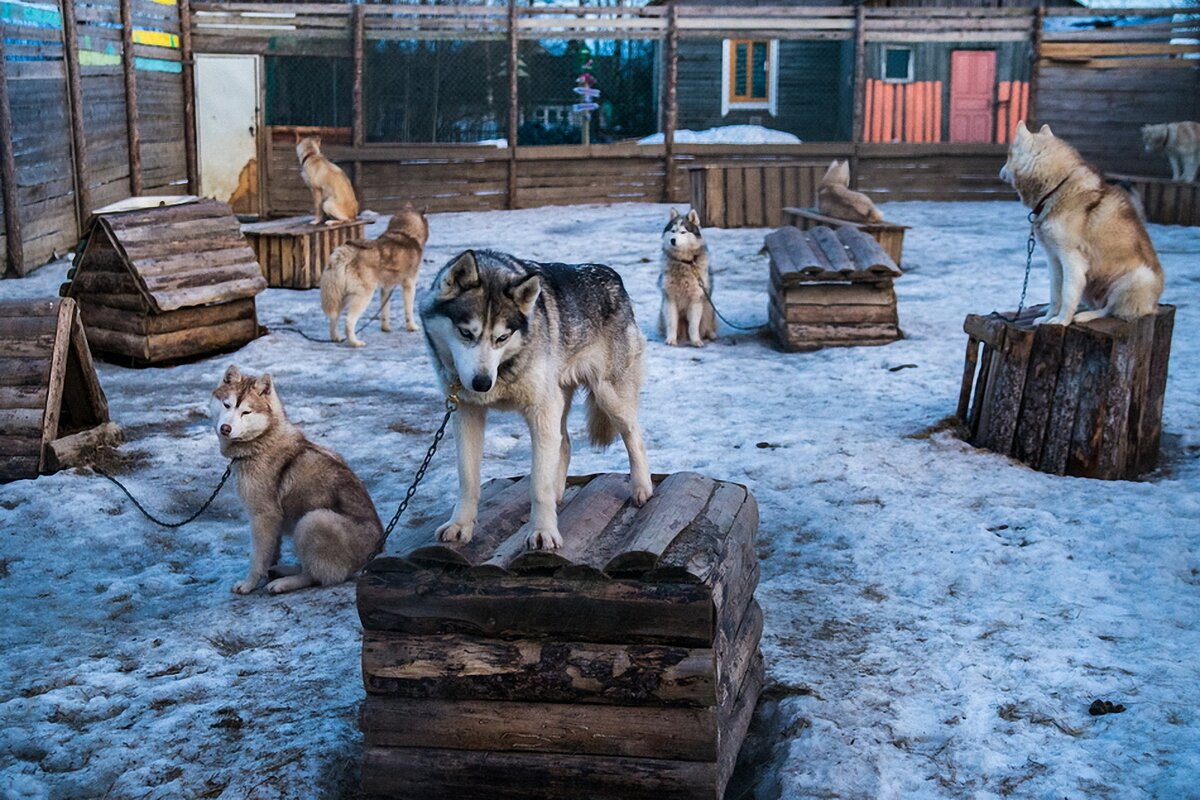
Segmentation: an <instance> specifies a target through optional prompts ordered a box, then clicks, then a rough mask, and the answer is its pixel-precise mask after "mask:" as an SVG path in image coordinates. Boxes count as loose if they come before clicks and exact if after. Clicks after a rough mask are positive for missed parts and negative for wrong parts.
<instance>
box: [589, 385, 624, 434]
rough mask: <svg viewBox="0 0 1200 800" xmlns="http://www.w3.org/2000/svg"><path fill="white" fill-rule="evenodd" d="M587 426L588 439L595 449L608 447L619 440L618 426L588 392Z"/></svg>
mask: <svg viewBox="0 0 1200 800" xmlns="http://www.w3.org/2000/svg"><path fill="white" fill-rule="evenodd" d="M587 426H588V439H589V440H590V441H591V443H592V446H593V447H608V446H609V445H610V444H612V442H613V439H615V438H617V426H616V425H614V424H613V419H612V417H610V416H609V415H608V412H606V411H605V410H604V409H602V408H600V405H599V404H598V403H597V402H596V398H595V397H593V396H592V393H591V392H588V396H587Z"/></svg>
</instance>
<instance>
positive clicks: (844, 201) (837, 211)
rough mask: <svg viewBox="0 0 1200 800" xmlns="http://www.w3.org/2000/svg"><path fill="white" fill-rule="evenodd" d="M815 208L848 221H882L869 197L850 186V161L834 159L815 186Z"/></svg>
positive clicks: (880, 214)
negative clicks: (818, 183)
mask: <svg viewBox="0 0 1200 800" xmlns="http://www.w3.org/2000/svg"><path fill="white" fill-rule="evenodd" d="M817 210H818V211H820V212H821V213H822V214H824V215H825V216H827V217H835V218H837V219H844V220H849V221H850V222H883V214H882V213H881V212H880V210H879V209H878V208H876V207H875V204H874V203H873V202H871V198H869V197H867V196H866V195H865V194H863V193H862V192H856V191H854V190H853V189H851V188H850V162H849V161H837V160H834V161H833V162H832V163H830V165H829V169H827V170H825V176H824V177H823V178H821V184H820V186H818V187H817Z"/></svg>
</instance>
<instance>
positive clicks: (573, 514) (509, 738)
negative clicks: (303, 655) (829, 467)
mask: <svg viewBox="0 0 1200 800" xmlns="http://www.w3.org/2000/svg"><path fill="white" fill-rule="evenodd" d="M659 477H660V478H661V476H659ZM656 482H657V487H656V490H655V495H654V497H653V498H651V500H650V501H649V503H647V504H646V505H645V506H644V507H643V508H641V509H637V508H634V507H633V506H632V504H631V503H630V502H629V477H628V476H627V475H616V474H604V475H596V476H588V477H585V478H572V479H571V480H570V481H569V486H568V489H567V493H566V496H565V497H564V499H563V502H562V503H561V504H560V506H559V527H560V530H561V532H562V534H563V537H564V540H565V544H564V546H563V548H562V549H560V550H558V551H552V552H545V551H527V550H526V547H525V537H526V535H527V533H528V525H527V520H528V518H529V480H528V478H523V479H520V480H511V479H510V480H500V481H493V482H491V483H490V484H488V485H487V486H485V487H484V493H483V494H484V496H483V500H482V502H481V505H480V513H479V518H478V522H477V525H476V528H475V535H474V538H473V539H472V541H471V542H470V543H469V544H466V545H456V546H450V545H446V544H441V543H437V542H435V541H434V535H433V527H435V526H436V523H437V521H435V522H432V523H430V524H429V525H427V526H426V527H424V528H421V529H417V530H413V531H406V532H403V533H398V534H397V537H401V538H399V539H393V541H392V542H391V546H390V547H391V549H395V550H398V552H400V553H403V554H404V555H402V556H398V557H380V558H377V559H375V560H374V561H373V562H372V563H371V564H370V565H369V566H368V568H367V570H366V572H365V574H364V575H363V577H362V578H360V579H359V583H358V608H359V614H360V616H361V619H362V624H363V628H364V632H363V680H364V683H365V685H366V689H367V692H368V696H367V699H366V701H365V702H364V703H363V707H362V715H361V725H362V730H363V735H364V738H365V741H366V750H365V756H364V763H363V771H362V782H363V790H364V791H365V792H367V793H368V794H372V795H385V796H390V797H405V798H432V797H456V798H488V799H489V800H493V799H496V800H498V799H501V798H539V799H540V798H556V797H587V798H590V799H593V800H594V799H598V798H613V799H614V800H616V799H617V798H620V799H621V800H638V798H646V800H669V799H670V798H680V799H682V798H688V800H694V798H704V797H708V798H714V799H717V798H720V797H721V793H722V792H723V790H724V787H725V784H726V783H727V781H728V780H729V776H730V774H731V773H732V770H733V765H734V763H735V761H736V758H737V753H738V750H739V748H740V746H741V742H742V739H743V738H744V736H745V733H746V729H747V727H748V726H749V722H750V717H751V714H752V713H753V710H754V707H755V703H756V702H757V699H758V695H759V692H760V690H761V687H762V682H763V664H762V657H761V655H760V654H759V651H758V643H759V638H760V636H761V633H762V611H761V610H760V609H759V607H758V604H757V603H756V602H755V601H754V598H753V593H754V588H755V586H756V585H757V582H758V563H757V559H756V556H755V551H754V537H755V533H756V530H757V527H758V507H757V504H756V502H755V500H754V498H753V496H751V495H749V494H748V493H747V491H746V489H745V488H744V487H742V486H738V485H735V484H730V483H724V482H721V481H715V480H712V479H710V478H706V477H703V476H701V475H698V474H695V473H677V474H674V475H670V476H667V477H666V478H665V479H661V480H656ZM438 521H440V520H438Z"/></svg>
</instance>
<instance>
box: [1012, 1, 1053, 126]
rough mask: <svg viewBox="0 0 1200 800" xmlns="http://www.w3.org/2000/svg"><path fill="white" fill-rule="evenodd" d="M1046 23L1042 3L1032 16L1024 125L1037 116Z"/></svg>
mask: <svg viewBox="0 0 1200 800" xmlns="http://www.w3.org/2000/svg"><path fill="white" fill-rule="evenodd" d="M1045 24H1046V5H1045V3H1042V4H1041V5H1039V6H1038V7H1037V12H1036V13H1035V14H1034V17H1033V39H1032V43H1031V44H1030V50H1029V59H1030V61H1029V107H1028V110H1027V111H1026V112H1025V116H1026V117H1028V119H1026V120H1025V127H1027V128H1032V127H1033V123H1034V120H1036V119H1037V118H1038V108H1037V98H1038V73H1039V72H1040V71H1041V67H1040V65H1041V58H1042V29H1043V28H1044V27H1045ZM1018 121H1019V120H1011V121H1010V123H1009V130H1010V131H1011V130H1012V129H1013V128H1015V127H1016V124H1017V122H1018Z"/></svg>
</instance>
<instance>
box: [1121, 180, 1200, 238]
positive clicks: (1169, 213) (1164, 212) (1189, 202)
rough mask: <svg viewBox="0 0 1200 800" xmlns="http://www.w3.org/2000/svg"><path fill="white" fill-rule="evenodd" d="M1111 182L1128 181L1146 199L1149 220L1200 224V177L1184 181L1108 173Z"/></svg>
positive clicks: (1124, 182)
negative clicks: (1192, 180)
mask: <svg viewBox="0 0 1200 800" xmlns="http://www.w3.org/2000/svg"><path fill="white" fill-rule="evenodd" d="M1104 177H1105V179H1106V180H1108V181H1109V182H1111V183H1119V184H1123V185H1128V187H1129V188H1130V189H1131V190H1132V191H1134V192H1136V193H1137V195H1138V197H1140V198H1141V200H1142V208H1143V210H1144V211H1145V214H1146V221H1147V222H1156V223H1158V224H1160V225H1200V181H1197V182H1193V183H1184V182H1183V181H1173V180H1171V179H1170V178H1154V177H1149V176H1146V175H1118V174H1115V173H1114V174H1108V175H1105V176H1104Z"/></svg>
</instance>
